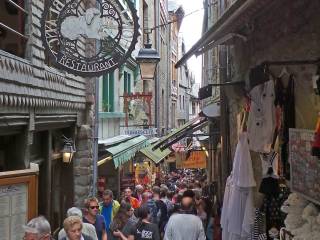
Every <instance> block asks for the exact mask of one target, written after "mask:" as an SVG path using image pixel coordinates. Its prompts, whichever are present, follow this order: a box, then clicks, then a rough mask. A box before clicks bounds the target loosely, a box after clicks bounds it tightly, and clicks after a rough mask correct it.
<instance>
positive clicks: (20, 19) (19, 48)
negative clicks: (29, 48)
mask: <svg viewBox="0 0 320 240" xmlns="http://www.w3.org/2000/svg"><path fill="white" fill-rule="evenodd" d="M0 16H1V17H0V49H1V50H3V51H6V52H8V53H11V54H13V55H16V56H18V57H22V58H24V57H25V50H26V43H27V40H28V37H27V36H26V35H25V23H26V17H27V16H28V13H27V11H26V10H25V1H24V0H10V1H9V0H2V1H0Z"/></svg>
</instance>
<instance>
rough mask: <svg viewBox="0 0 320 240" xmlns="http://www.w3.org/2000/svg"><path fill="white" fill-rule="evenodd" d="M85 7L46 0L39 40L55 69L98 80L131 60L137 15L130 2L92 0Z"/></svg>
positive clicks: (82, 2)
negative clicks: (40, 39) (97, 78)
mask: <svg viewBox="0 0 320 240" xmlns="http://www.w3.org/2000/svg"><path fill="white" fill-rule="evenodd" d="M123 2H124V3H123ZM86 3H87V0H46V1H45V5H44V6H45V9H44V12H43V15H42V22H41V34H42V40H43V43H44V47H45V48H46V50H47V52H48V55H49V57H50V58H51V59H53V61H54V64H55V65H57V67H59V68H63V69H64V70H66V71H68V72H70V73H73V74H75V75H80V76H99V75H102V74H104V73H107V72H110V71H113V70H114V69H116V68H118V67H119V66H120V65H122V64H123V63H124V62H125V61H126V59H128V58H129V57H130V56H131V53H132V51H133V50H134V48H135V45H136V43H137V38H138V36H139V32H138V30H139V23H138V17H137V11H136V9H135V7H134V6H133V4H132V2H131V1H130V0H123V1H119V0H96V4H95V5H93V4H92V6H90V7H88V6H87V4H86ZM88 46H90V47H91V49H92V50H91V51H90V50H89V48H88Z"/></svg>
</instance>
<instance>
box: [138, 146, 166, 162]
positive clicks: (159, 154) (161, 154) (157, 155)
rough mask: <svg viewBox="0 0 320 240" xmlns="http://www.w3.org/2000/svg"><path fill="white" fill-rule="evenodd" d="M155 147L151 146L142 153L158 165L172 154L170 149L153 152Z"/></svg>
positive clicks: (142, 150)
mask: <svg viewBox="0 0 320 240" xmlns="http://www.w3.org/2000/svg"><path fill="white" fill-rule="evenodd" d="M153 147H154V145H150V146H148V147H146V148H143V149H141V150H140V152H141V153H142V154H143V155H145V156H146V157H147V158H149V159H150V160H152V161H153V162H154V163H156V164H157V163H159V162H161V161H162V160H163V159H164V158H166V157H167V156H169V154H170V153H171V150H170V149H169V148H166V149H164V150H163V151H161V149H160V148H158V149H156V150H153Z"/></svg>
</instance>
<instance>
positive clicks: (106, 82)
mask: <svg viewBox="0 0 320 240" xmlns="http://www.w3.org/2000/svg"><path fill="white" fill-rule="evenodd" d="M102 111H103V112H114V72H111V73H108V74H106V75H103V81H102Z"/></svg>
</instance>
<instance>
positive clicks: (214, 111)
mask: <svg viewBox="0 0 320 240" xmlns="http://www.w3.org/2000/svg"><path fill="white" fill-rule="evenodd" d="M201 112H202V113H203V114H204V115H205V116H206V117H209V118H216V117H220V104H219V103H211V104H209V105H207V106H205V107H204V108H203V109H202V111H201Z"/></svg>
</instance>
